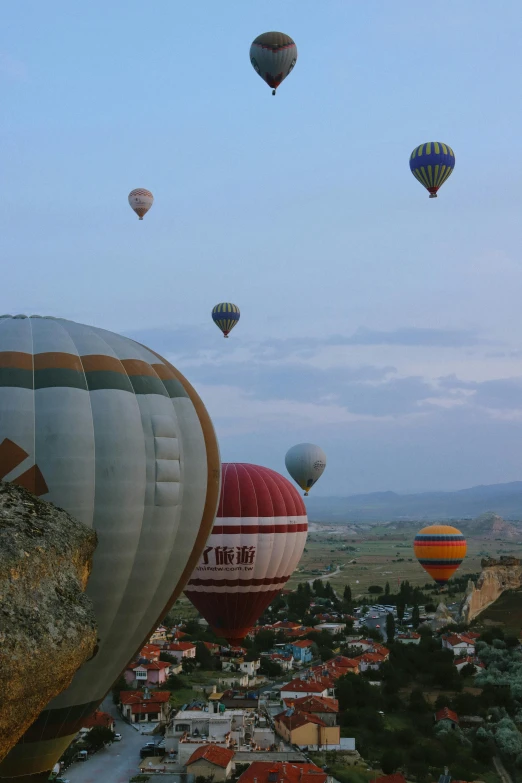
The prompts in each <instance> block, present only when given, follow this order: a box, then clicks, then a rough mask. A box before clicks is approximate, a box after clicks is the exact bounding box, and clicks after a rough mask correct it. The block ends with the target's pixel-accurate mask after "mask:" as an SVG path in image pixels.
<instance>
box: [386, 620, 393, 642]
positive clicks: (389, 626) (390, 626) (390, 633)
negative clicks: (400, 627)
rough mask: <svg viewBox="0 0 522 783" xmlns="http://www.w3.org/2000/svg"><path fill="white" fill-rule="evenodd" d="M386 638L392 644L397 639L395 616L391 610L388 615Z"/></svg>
mask: <svg viewBox="0 0 522 783" xmlns="http://www.w3.org/2000/svg"><path fill="white" fill-rule="evenodd" d="M386 638H387V641H388V642H389V643H390V644H393V642H394V640H395V617H394V616H393V614H392V613H391V612H388V614H387V615H386Z"/></svg>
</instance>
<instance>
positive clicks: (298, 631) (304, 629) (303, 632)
mask: <svg viewBox="0 0 522 783" xmlns="http://www.w3.org/2000/svg"><path fill="white" fill-rule="evenodd" d="M311 633H316V630H315V628H312V627H311V626H304V625H303V626H301V628H292V629H291V630H289V631H285V636H286V638H287V639H302V638H303V636H308V635H309V634H311Z"/></svg>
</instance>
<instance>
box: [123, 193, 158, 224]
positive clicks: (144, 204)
mask: <svg viewBox="0 0 522 783" xmlns="http://www.w3.org/2000/svg"><path fill="white" fill-rule="evenodd" d="M129 204H130V205H131V208H132V209H133V210H134V212H135V213H136V214H137V216H138V217H139V219H140V220H143V218H144V216H145V215H146V214H147V212H148V211H149V209H150V208H151V206H152V205H153V204H154V196H153V195H152V193H151V192H150V190H145V188H136V189H135V190H131V192H130V193H129Z"/></svg>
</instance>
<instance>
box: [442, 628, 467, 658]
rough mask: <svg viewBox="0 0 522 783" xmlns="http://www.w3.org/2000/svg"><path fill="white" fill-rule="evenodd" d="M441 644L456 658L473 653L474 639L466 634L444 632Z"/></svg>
mask: <svg viewBox="0 0 522 783" xmlns="http://www.w3.org/2000/svg"><path fill="white" fill-rule="evenodd" d="M442 646H443V647H445V648H446V649H447V650H451V651H452V653H453V655H455V656H457V657H458V658H462V657H463V656H464V655H475V639H474V638H473V637H471V636H468V635H466V634H456V633H454V634H444V636H443V637H442Z"/></svg>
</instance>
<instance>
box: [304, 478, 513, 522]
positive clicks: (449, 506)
mask: <svg viewBox="0 0 522 783" xmlns="http://www.w3.org/2000/svg"><path fill="white" fill-rule="evenodd" d="M307 508H308V516H309V518H310V520H311V521H312V522H330V523H335V522H389V521H394V520H401V519H403V520H408V519H411V520H413V519H419V520H426V521H431V520H449V519H466V518H469V519H475V518H476V517H479V516H480V515H481V514H486V513H490V512H491V513H493V512H494V513H496V514H498V515H500V516H502V517H504V518H505V519H508V520H511V521H515V520H517V521H518V520H522V481H510V482H507V483H505V484H479V485H477V486H475V487H468V488H465V489H459V490H455V491H451V492H442V491H434V492H419V493H414V494H399V493H397V492H393V491H391V490H388V491H385V492H370V493H365V494H357V495H347V496H345V497H343V496H332V497H309V498H308V501H307Z"/></svg>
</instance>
